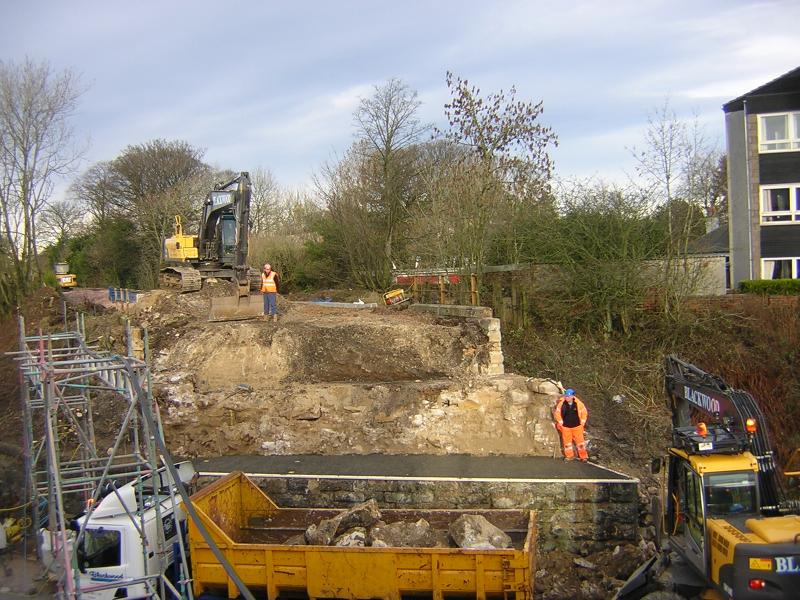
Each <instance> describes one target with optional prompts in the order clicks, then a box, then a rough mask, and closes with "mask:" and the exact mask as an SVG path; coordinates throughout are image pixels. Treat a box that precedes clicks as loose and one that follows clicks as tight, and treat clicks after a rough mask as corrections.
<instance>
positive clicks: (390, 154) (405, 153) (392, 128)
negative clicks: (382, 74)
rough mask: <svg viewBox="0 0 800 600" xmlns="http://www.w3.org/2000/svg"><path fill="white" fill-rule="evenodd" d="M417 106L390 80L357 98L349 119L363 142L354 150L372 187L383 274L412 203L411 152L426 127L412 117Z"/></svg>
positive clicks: (414, 95) (405, 89)
mask: <svg viewBox="0 0 800 600" xmlns="http://www.w3.org/2000/svg"><path fill="white" fill-rule="evenodd" d="M419 106H420V102H419V100H418V99H417V92H416V91H414V90H412V89H411V88H409V87H408V85H406V84H405V83H404V82H402V81H401V80H399V79H395V78H393V79H390V80H388V81H387V82H386V83H384V84H383V85H380V86H375V89H374V93H373V95H372V96H370V97H369V98H362V99H361V103H360V104H359V107H358V109H357V110H356V112H355V115H354V119H355V122H356V125H357V127H358V131H357V136H358V138H359V139H360V140H361V141H363V142H364V143H363V144H360V145H358V146H356V147H357V148H359V149H360V151H361V152H363V153H365V155H364V156H363V157H362V165H363V166H364V167H366V171H365V174H367V175H368V178H369V180H371V184H372V185H371V187H373V189H374V200H373V202H372V211H373V212H374V213H376V214H377V215H379V216H380V221H381V223H382V230H383V231H382V235H383V238H384V239H383V258H384V265H383V271H384V272H385V273H389V272H390V271H391V268H392V266H393V265H394V264H395V262H396V261H395V252H396V247H395V246H396V242H397V238H398V235H400V229H401V226H402V223H404V222H405V221H407V220H408V219H409V216H410V212H409V209H410V207H411V205H412V204H413V203H414V202H415V194H414V192H413V189H414V188H413V185H412V180H413V178H414V175H415V157H416V153H415V152H413V150H412V148H413V146H414V145H415V144H416V143H417V142H419V140H420V139H421V137H422V135H423V134H424V133H425V132H426V131H427V129H428V126H426V125H422V124H421V123H420V121H419V118H418V117H417V112H418V110H419Z"/></svg>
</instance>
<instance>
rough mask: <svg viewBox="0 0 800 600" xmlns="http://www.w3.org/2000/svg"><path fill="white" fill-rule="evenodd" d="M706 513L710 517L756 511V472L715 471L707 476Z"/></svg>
mask: <svg viewBox="0 0 800 600" xmlns="http://www.w3.org/2000/svg"><path fill="white" fill-rule="evenodd" d="M705 487H706V509H707V511H706V514H707V515H708V516H709V517H727V516H729V515H739V514H749V513H755V512H756V507H757V506H758V495H757V483H756V474H755V473H750V472H744V473H715V474H711V475H707V476H706V477H705Z"/></svg>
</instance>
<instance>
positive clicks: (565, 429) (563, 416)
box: [553, 388, 589, 462]
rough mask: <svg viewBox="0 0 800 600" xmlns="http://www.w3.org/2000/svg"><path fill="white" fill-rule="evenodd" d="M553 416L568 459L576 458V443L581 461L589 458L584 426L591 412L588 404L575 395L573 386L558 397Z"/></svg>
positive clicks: (565, 456)
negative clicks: (587, 406) (587, 408)
mask: <svg viewBox="0 0 800 600" xmlns="http://www.w3.org/2000/svg"><path fill="white" fill-rule="evenodd" d="M553 417H554V418H555V420H556V429H558V431H559V433H561V442H562V444H563V447H564V458H565V459H566V460H573V459H574V458H575V450H573V448H572V445H573V444H575V447H576V448H577V449H578V458H579V459H580V460H581V462H586V461H587V460H589V453H588V452H587V451H586V440H585V439H584V436H583V427H584V426H585V425H586V419H587V418H588V417H589V412H588V411H587V410H586V405H585V404H584V403H583V402H582V401H581V399H580V398H578V397H577V396H576V395H575V390H573V389H572V388H567V389H566V390H564V394H563V395H562V396H561V397H559V399H558V404H556V409H555V411H554V414H553Z"/></svg>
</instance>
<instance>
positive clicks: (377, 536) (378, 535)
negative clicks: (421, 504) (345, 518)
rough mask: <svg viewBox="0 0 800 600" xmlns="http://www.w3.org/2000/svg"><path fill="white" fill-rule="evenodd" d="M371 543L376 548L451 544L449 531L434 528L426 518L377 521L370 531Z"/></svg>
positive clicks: (445, 546)
mask: <svg viewBox="0 0 800 600" xmlns="http://www.w3.org/2000/svg"><path fill="white" fill-rule="evenodd" d="M369 543H370V545H371V546H373V547H376V548H447V547H449V545H450V544H449V543H448V537H447V533H446V532H444V531H439V530H436V529H433V528H432V527H431V525H430V523H428V522H427V521H426V520H425V519H420V520H419V521H417V522H416V523H408V522H405V521H398V522H396V523H389V524H386V523H382V522H381V523H377V524H376V525H375V526H374V527H373V528H372V529H371V530H370V532H369Z"/></svg>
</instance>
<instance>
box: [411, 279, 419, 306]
mask: <svg viewBox="0 0 800 600" xmlns="http://www.w3.org/2000/svg"><path fill="white" fill-rule="evenodd" d="M411 297H412V298H413V299H414V302H419V290H418V288H417V276H416V275H412V276H411Z"/></svg>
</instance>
